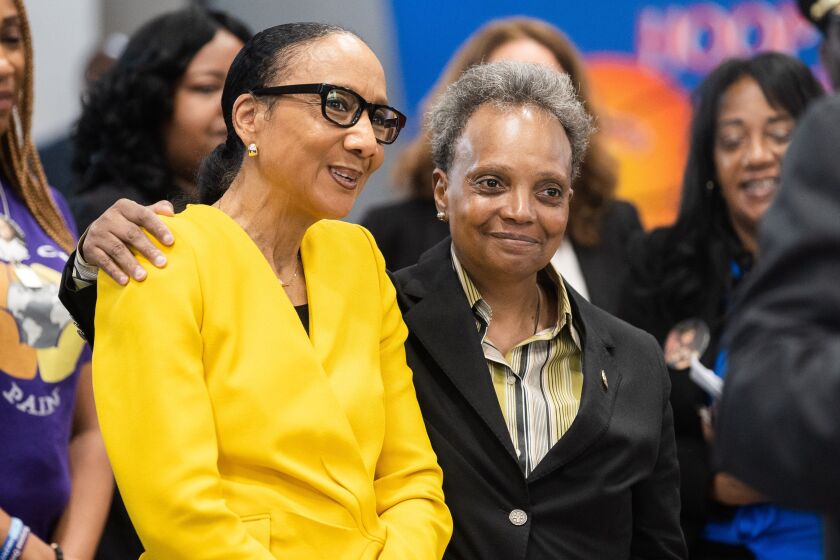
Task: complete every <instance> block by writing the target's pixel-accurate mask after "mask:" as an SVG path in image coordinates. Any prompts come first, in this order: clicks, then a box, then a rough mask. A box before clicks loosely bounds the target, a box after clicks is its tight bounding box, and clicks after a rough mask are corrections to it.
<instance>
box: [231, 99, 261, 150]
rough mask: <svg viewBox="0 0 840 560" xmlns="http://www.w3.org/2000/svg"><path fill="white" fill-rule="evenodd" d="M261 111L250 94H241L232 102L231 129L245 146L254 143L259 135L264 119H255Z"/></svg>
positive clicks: (259, 105)
mask: <svg viewBox="0 0 840 560" xmlns="http://www.w3.org/2000/svg"><path fill="white" fill-rule="evenodd" d="M262 111H263V109H262V105H261V104H260V103H258V102H257V100H256V99H255V98H254V96H253V95H251V94H250V93H243V94H241V95H240V96H239V97H237V98H236V101H234V102H233V110H232V111H231V117H232V119H233V128H234V130H236V134H237V135H238V136H239V138H241V139H242V142H243V143H244V144H245V145H246V146H247V145H248V144H250V143H251V142H254V141H256V139H257V136H258V135H259V132H260V129H261V128H262V125H261V122H262V121H263V120H264V119H259V118H257V117H258V115H259V114H260V113H262Z"/></svg>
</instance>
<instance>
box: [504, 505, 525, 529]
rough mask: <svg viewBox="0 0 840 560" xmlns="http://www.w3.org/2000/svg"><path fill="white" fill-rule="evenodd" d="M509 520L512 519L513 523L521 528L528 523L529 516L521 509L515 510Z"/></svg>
mask: <svg viewBox="0 0 840 560" xmlns="http://www.w3.org/2000/svg"><path fill="white" fill-rule="evenodd" d="M508 519H510V522H511V523H513V524H514V525H516V526H517V527H520V526H522V525H525V524H526V523H527V522H528V514H527V513H525V512H524V511H522V510H521V509H515V510H513V511H512V512H510V515H508Z"/></svg>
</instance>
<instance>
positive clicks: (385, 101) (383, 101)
mask: <svg viewBox="0 0 840 560" xmlns="http://www.w3.org/2000/svg"><path fill="white" fill-rule="evenodd" d="M324 83H327V84H330V85H333V86H339V87H343V88H345V89H349V90H350V91H352V92H354V93H356V94H357V95H361V96H362V99H365V96H364V95H362V94H361V93H359V92H358V91H356V90H355V89H354V88H352V87H351V86H349V85H347V84H346V83H341V82H324ZM365 101H368V100H367V99H365ZM369 103H373V104H374V105H388V106H389V107H390V105H391V104H390V103H388V98H387V97H385V98H380V99H374V100H373V101H370V102H369Z"/></svg>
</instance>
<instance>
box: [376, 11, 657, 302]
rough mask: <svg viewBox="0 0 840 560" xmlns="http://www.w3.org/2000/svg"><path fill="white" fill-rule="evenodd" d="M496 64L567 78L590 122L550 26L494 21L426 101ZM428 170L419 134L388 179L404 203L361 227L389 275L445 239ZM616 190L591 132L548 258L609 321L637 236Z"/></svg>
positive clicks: (579, 70)
mask: <svg viewBox="0 0 840 560" xmlns="http://www.w3.org/2000/svg"><path fill="white" fill-rule="evenodd" d="M498 60H513V61H517V62H530V63H534V64H543V65H545V66H547V67H549V68H553V69H554V70H557V71H559V72H564V73H566V74H568V75H569V77H570V78H571V80H572V83H573V84H574V85H575V88H576V90H577V92H578V96H579V98H580V100H581V101H582V102H583V104H584V106H585V107H586V109H587V111H589V112H590V114H592V115H593V116H594V117H595V118H596V119H597V111H596V110H595V109H594V108H593V107H594V105H593V102H592V92H591V88H590V85H589V81H588V80H587V78H586V72H585V69H584V62H583V58H582V57H581V56H580V54H579V53H578V51H577V49H576V48H575V46H574V44H572V42H571V41H570V40H569V39H568V38H567V37H566V36H565V35H564V34H563V32H562V31H560V30H559V29H557V28H556V27H554V26H553V25H551V24H549V23H547V22H545V21H542V20H539V19H532V18H521V17H520V18H506V19H499V20H496V21H492V22H490V23H488V24H487V25H485V26H483V27H482V28H481V29H479V30H478V31H476V32H475V33H474V34H473V35H471V36H470V37H469V38H468V39H467V40H466V41H465V43H464V44H463V45H462V46H461V48H460V49H459V50H458V52H456V53H455V55H453V57H452V59H451V61H450V62H449V64H448V66H447V67H446V69H445V70H444V71H443V73H442V74H441V77H440V79H439V81H438V84H437V85H436V86H435V88H434V89H433V90H432V92H431V93H430V95H429V100H430V101H434V100H435V99H437V98H438V97H439V96H440V95H441V94H442V93H443V91H444V90H445V89H446V88H447V86H449V85H450V84H452V83H453V82H454V81H455V80H457V79H458V78H459V77H460V76H461V74H462V73H463V72H464V71H465V70H467V69H468V68H471V67H473V66H475V65H478V64H483V63H485V62H495V61H498ZM434 168H435V166H434V164H433V162H432V153H431V147H430V145H429V138H428V135H427V134H420V135H419V136H418V137H417V138H416V139H415V140H414V142H413V143H412V144H411V145H409V146H408V147H407V148H406V149H405V150H404V151H403V152H402V154H401V156H400V159H399V161H398V164H397V169H396V173H395V175H396V180H397V182H398V183H399V184H400V185H401V186H405V187H407V188H408V190H409V191H410V196H409V198H408V199H407V200H404V201H400V202H396V203H393V204H388V205H385V206H382V207H380V208H375V209H373V210H371V211H370V212H369V213H368V214H367V215H366V216H365V217H364V218H363V219H362V225H364V226H365V227H367V228H368V229H370V231H371V233H372V234H373V236H374V237H375V238H376V242H377V244H378V245H379V248H380V249H381V250H382V254H383V256H384V257H385V262H386V264H387V265H388V267H389V268H390V269H391V270H397V269H400V268H403V267H405V266H409V265H412V264H414V263H416V262H417V258H418V257H419V256H420V255H421V254H422V253H423V252H424V251H425V250H426V249H428V248H430V247H431V246H432V245H434V244H435V243H437V242H439V241H440V240H442V239H443V238H444V237H446V236H447V235H449V229H448V228H447V227H446V224H444V223H441V222H439V221H437V220H435V212H436V210H435V206H434V202H433V200H432V190H433V185H432V179H431V177H432V170H433V169H434ZM617 182H618V172H617V162H616V160H615V159H614V158H613V157H612V156H611V155H610V154H609V152H607V150H606V148H605V147H604V144H603V141H602V137H601V134H599V133H598V132H597V131H596V132H594V133H593V134H592V137H591V139H590V143H589V147H588V148H587V153H586V158H585V159H584V161H583V163H582V165H581V169H580V173H579V174H578V176H577V177H576V178H575V182H574V189H575V197H574V200H572V203H571V207H570V210H569V226H568V228H567V229H566V236H565V240H564V242H563V243H562V244H561V249H560V251H559V253H558V254H557V256H556V257H555V263H556V264H557V265H558V266H559V268H560V271H561V272H562V273H563V275H564V277H566V280H567V281H570V283H571V284H572V286H574V288H575V289H576V290H577V291H578V292H580V293H581V294H583V295H584V297H586V299H588V300H589V301H591V302H592V303H594V304H595V305H597V306H598V307H600V308H601V309H604V310H605V311H608V312H610V313H613V314H615V313H616V312H617V310H618V303H619V296H620V287H621V285H622V283H623V280H624V278H625V277H626V276H627V274H628V270H629V263H628V259H627V240H628V239H629V238H630V237H631V234H633V233H635V232H638V231H641V229H642V225H641V222H640V221H639V215H638V213H637V212H636V208H635V207H634V206H633V205H632V204H630V203H628V202H625V201H622V200H617V199H615V190H616V186H617Z"/></svg>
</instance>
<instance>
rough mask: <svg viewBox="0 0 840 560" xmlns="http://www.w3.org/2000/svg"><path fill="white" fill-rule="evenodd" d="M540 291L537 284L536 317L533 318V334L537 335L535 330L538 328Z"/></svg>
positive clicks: (540, 301)
mask: <svg viewBox="0 0 840 560" xmlns="http://www.w3.org/2000/svg"><path fill="white" fill-rule="evenodd" d="M541 304H542V290H540V285H539V284H537V316H536V317H534V334H537V329H539V328H540V308H541V307H542V305H541Z"/></svg>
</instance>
